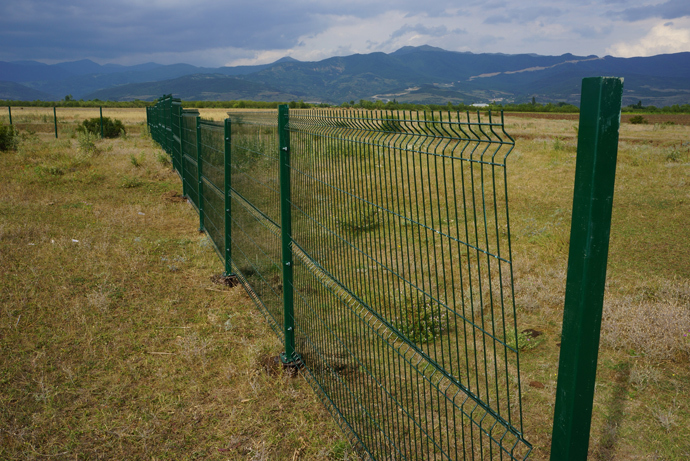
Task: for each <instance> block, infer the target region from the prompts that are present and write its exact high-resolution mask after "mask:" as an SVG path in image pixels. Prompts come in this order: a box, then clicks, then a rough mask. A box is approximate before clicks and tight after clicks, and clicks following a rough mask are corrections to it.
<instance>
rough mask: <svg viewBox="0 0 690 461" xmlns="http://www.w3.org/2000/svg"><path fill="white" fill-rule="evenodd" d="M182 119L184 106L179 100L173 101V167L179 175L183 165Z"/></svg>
mask: <svg viewBox="0 0 690 461" xmlns="http://www.w3.org/2000/svg"><path fill="white" fill-rule="evenodd" d="M181 117H182V104H181V102H180V100H179V99H173V100H172V115H171V123H172V137H173V139H172V146H171V149H172V154H171V156H172V165H173V168H174V169H175V171H177V173H178V174H180V175H181V173H180V171H181V170H182V168H181V164H182V160H181V159H182V152H181V145H180V122H181V120H180V119H181Z"/></svg>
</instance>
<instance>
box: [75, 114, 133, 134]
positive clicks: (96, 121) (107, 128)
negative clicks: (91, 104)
mask: <svg viewBox="0 0 690 461" xmlns="http://www.w3.org/2000/svg"><path fill="white" fill-rule="evenodd" d="M77 130H78V131H80V132H82V133H85V132H88V133H92V134H95V135H98V136H100V135H101V118H100V117H94V118H90V119H87V120H84V121H83V122H82V124H81V125H79V127H77ZM126 133H127V131H126V130H125V126H124V125H123V124H122V121H120V120H118V119H111V118H110V117H103V137H104V138H117V137H118V136H121V135H125V134H126Z"/></svg>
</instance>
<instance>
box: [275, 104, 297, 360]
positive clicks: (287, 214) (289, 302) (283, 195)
mask: <svg viewBox="0 0 690 461" xmlns="http://www.w3.org/2000/svg"><path fill="white" fill-rule="evenodd" d="M289 120H290V111H289V109H288V106H287V105H281V106H278V139H279V145H280V235H281V242H282V261H283V330H284V334H285V352H284V353H282V354H280V360H281V361H282V362H283V364H284V365H298V364H299V363H300V357H299V356H298V355H297V354H296V353H295V313H294V288H293V285H292V271H293V269H292V268H293V261H292V249H291V243H292V212H291V209H290V206H291V204H290V132H289V131H288V130H287V128H288V123H289Z"/></svg>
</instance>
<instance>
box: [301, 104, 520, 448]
mask: <svg viewBox="0 0 690 461" xmlns="http://www.w3.org/2000/svg"><path fill="white" fill-rule="evenodd" d="M288 129H289V131H290V143H291V149H290V151H291V153H290V155H291V181H292V188H291V193H292V237H293V244H292V251H293V255H294V290H295V295H294V298H295V306H294V312H295V324H296V326H295V332H296V343H297V344H296V350H297V351H298V353H300V354H301V355H302V358H303V360H304V362H305V363H306V367H307V370H308V375H309V376H310V378H311V382H312V384H313V385H314V387H315V388H316V389H317V391H319V392H320V393H322V395H323V396H324V397H325V399H326V400H327V402H328V403H329V405H330V406H331V408H332V409H333V411H334V413H335V414H336V416H337V419H338V420H339V421H340V422H341V424H342V425H343V426H344V427H346V428H348V429H350V430H351V431H352V434H354V438H355V441H356V443H357V444H358V446H359V447H360V449H361V451H362V454H364V455H367V454H368V455H369V456H371V457H373V458H376V459H415V460H416V459H453V460H457V459H511V458H513V459H524V458H525V457H526V456H527V455H528V454H529V452H530V450H531V447H530V445H529V444H528V443H526V442H525V440H524V438H523V437H522V415H521V412H522V411H521V398H520V380H519V361H518V352H517V348H516V340H515V338H516V323H515V307H514V306H515V305H514V301H513V285H512V260H511V253H510V232H509V222H508V201H507V188H506V168H505V159H506V157H507V156H508V154H509V153H510V151H511V149H512V147H513V141H512V139H511V138H510V137H509V136H508V135H507V134H506V133H505V131H504V130H503V124H502V122H501V121H500V120H499V121H496V120H492V119H491V118H488V119H486V120H481V119H480V118H479V115H477V116H476V117H474V118H471V117H469V115H467V114H449V113H443V114H441V113H434V114H431V113H416V112H415V113H403V112H395V113H391V112H353V111H313V110H312V111H302V110H297V111H290V115H289V125H288Z"/></svg>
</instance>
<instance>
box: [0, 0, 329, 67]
mask: <svg viewBox="0 0 690 461" xmlns="http://www.w3.org/2000/svg"><path fill="white" fill-rule="evenodd" d="M177 5H180V6H176V5H175V4H173V5H171V6H167V7H162V6H160V2H159V3H158V4H156V3H155V2H151V3H142V4H141V5H137V4H134V3H127V2H123V3H121V4H119V5H114V4H113V2H92V1H79V0H72V1H70V2H55V1H41V0H33V1H22V2H16V3H14V4H13V5H10V4H8V3H5V4H4V6H0V18H1V19H0V29H1V30H2V32H0V37H2V42H3V47H2V48H3V51H2V52H1V53H2V55H3V56H2V58H4V59H7V58H8V57H14V58H15V59H21V57H22V56H25V55H29V54H30V55H32V56H33V58H34V59H69V58H77V57H80V56H82V57H83V56H95V57H101V58H113V57H117V56H120V55H122V54H128V53H159V52H188V51H194V50H198V49H204V48H213V47H228V46H232V47H237V48H252V49H273V48H288V47H292V46H294V45H296V44H297V40H298V38H299V36H300V35H302V34H303V33H304V31H305V30H308V31H314V32H318V31H320V30H322V29H323V28H325V27H327V26H328V24H327V23H326V21H322V20H320V18H319V17H318V15H313V14H304V13H303V12H298V11H296V10H295V9H294V8H293V6H292V4H291V3H287V2H275V3H274V4H272V5H271V6H270V8H269V9H267V10H263V9H258V8H254V9H252V8H246V7H242V8H239V7H233V5H232V2H230V3H226V4H225V6H223V4H220V3H217V2H213V4H212V5H207V4H204V3H192V2H189V3H186V4H185V5H183V4H181V3H178V4H177ZM8 55H9V56H8Z"/></svg>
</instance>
